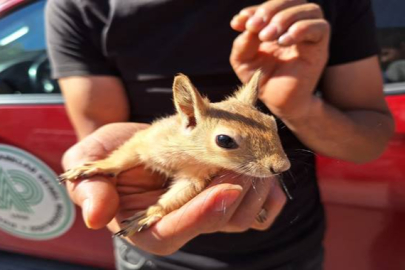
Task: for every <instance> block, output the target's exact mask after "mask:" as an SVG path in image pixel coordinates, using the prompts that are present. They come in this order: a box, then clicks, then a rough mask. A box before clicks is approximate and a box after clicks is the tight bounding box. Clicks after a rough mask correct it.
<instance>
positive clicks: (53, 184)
mask: <svg viewBox="0 0 405 270" xmlns="http://www.w3.org/2000/svg"><path fill="white" fill-rule="evenodd" d="M0 4H1V5H0V8H1V7H2V8H3V9H2V10H1V11H0V249H2V250H8V251H13V252H18V253H24V254H28V255H35V256H39V257H42V258H47V259H57V260H63V261H69V262H71V263H80V264H88V265H93V266H100V267H111V268H112V267H113V251H112V247H111V236H110V234H109V233H108V232H107V231H106V230H101V231H90V230H88V229H87V228H86V227H85V226H84V223H83V220H82V218H81V215H80V210H79V209H77V208H76V207H75V206H74V205H73V204H72V203H71V202H70V200H69V198H68V196H67V192H66V190H65V188H64V187H63V186H61V185H59V184H58V182H57V180H56V175H57V174H59V173H61V171H62V168H61V165H60V160H61V157H62V154H63V153H64V151H65V150H66V149H68V148H69V147H70V146H71V145H72V144H73V143H74V142H75V141H76V137H75V134H74V132H73V129H72V126H71V124H70V123H69V120H68V117H67V115H66V112H65V109H64V105H63V97H62V96H61V94H60V91H59V87H58V85H57V83H56V82H55V81H54V80H52V79H51V77H50V66H49V61H48V58H47V54H46V44H45V33H44V6H45V1H3V2H1V3H0ZM7 5H8V6H7ZM5 6H7V7H5ZM0 268H1V267H0Z"/></svg>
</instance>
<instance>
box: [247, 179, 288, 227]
mask: <svg viewBox="0 0 405 270" xmlns="http://www.w3.org/2000/svg"><path fill="white" fill-rule="evenodd" d="M274 183H276V184H275V185H273V186H272V189H271V192H269V193H268V196H267V199H266V201H265V203H264V204H263V209H264V211H265V213H266V215H265V218H264V220H263V222H258V221H257V220H255V221H254V222H253V224H252V226H251V228H252V229H256V230H260V231H264V230H267V229H268V228H269V227H270V226H271V225H272V224H273V223H274V221H275V220H276V218H277V216H278V215H279V214H280V213H281V210H283V207H284V205H285V204H286V203H287V197H286V195H285V194H284V192H283V190H282V188H281V187H280V184H279V183H278V181H277V182H276V181H275V182H274Z"/></svg>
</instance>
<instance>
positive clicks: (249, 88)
mask: <svg viewBox="0 0 405 270" xmlns="http://www.w3.org/2000/svg"><path fill="white" fill-rule="evenodd" d="M261 75H262V72H261V70H260V69H259V70H257V71H256V72H255V73H254V74H253V76H252V78H251V79H250V81H249V82H248V83H247V84H245V85H244V86H242V87H241V88H240V89H239V90H238V91H237V92H236V93H235V95H234V97H235V98H236V99H237V100H239V101H240V102H243V103H245V104H248V105H255V104H256V101H257V98H258V96H259V81H260V77H261Z"/></svg>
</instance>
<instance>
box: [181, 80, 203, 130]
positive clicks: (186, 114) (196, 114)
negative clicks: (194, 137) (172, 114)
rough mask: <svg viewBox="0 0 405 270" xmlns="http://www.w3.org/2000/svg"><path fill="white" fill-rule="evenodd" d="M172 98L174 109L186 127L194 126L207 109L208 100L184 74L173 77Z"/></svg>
mask: <svg viewBox="0 0 405 270" xmlns="http://www.w3.org/2000/svg"><path fill="white" fill-rule="evenodd" d="M173 98H174V105H175V106H176V110H177V112H178V113H179V115H180V116H181V119H182V122H183V125H184V126H185V127H187V128H188V127H194V126H196V125H197V123H198V121H200V120H201V118H202V117H204V115H205V113H206V111H207V107H208V104H207V103H208V102H207V101H208V100H207V99H204V98H203V97H201V95H200V93H199V92H198V91H197V89H196V88H195V87H194V85H193V84H192V83H191V81H190V79H189V78H188V77H187V76H186V75H184V74H179V75H177V76H176V77H175V78H174V83H173Z"/></svg>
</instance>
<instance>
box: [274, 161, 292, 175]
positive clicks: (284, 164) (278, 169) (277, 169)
mask: <svg viewBox="0 0 405 270" xmlns="http://www.w3.org/2000/svg"><path fill="white" fill-rule="evenodd" d="M290 167H291V164H290V161H289V160H288V159H285V160H282V161H278V162H276V163H274V164H272V165H271V166H270V172H271V173H272V174H279V173H282V172H285V171H287V170H288V169H289V168H290Z"/></svg>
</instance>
